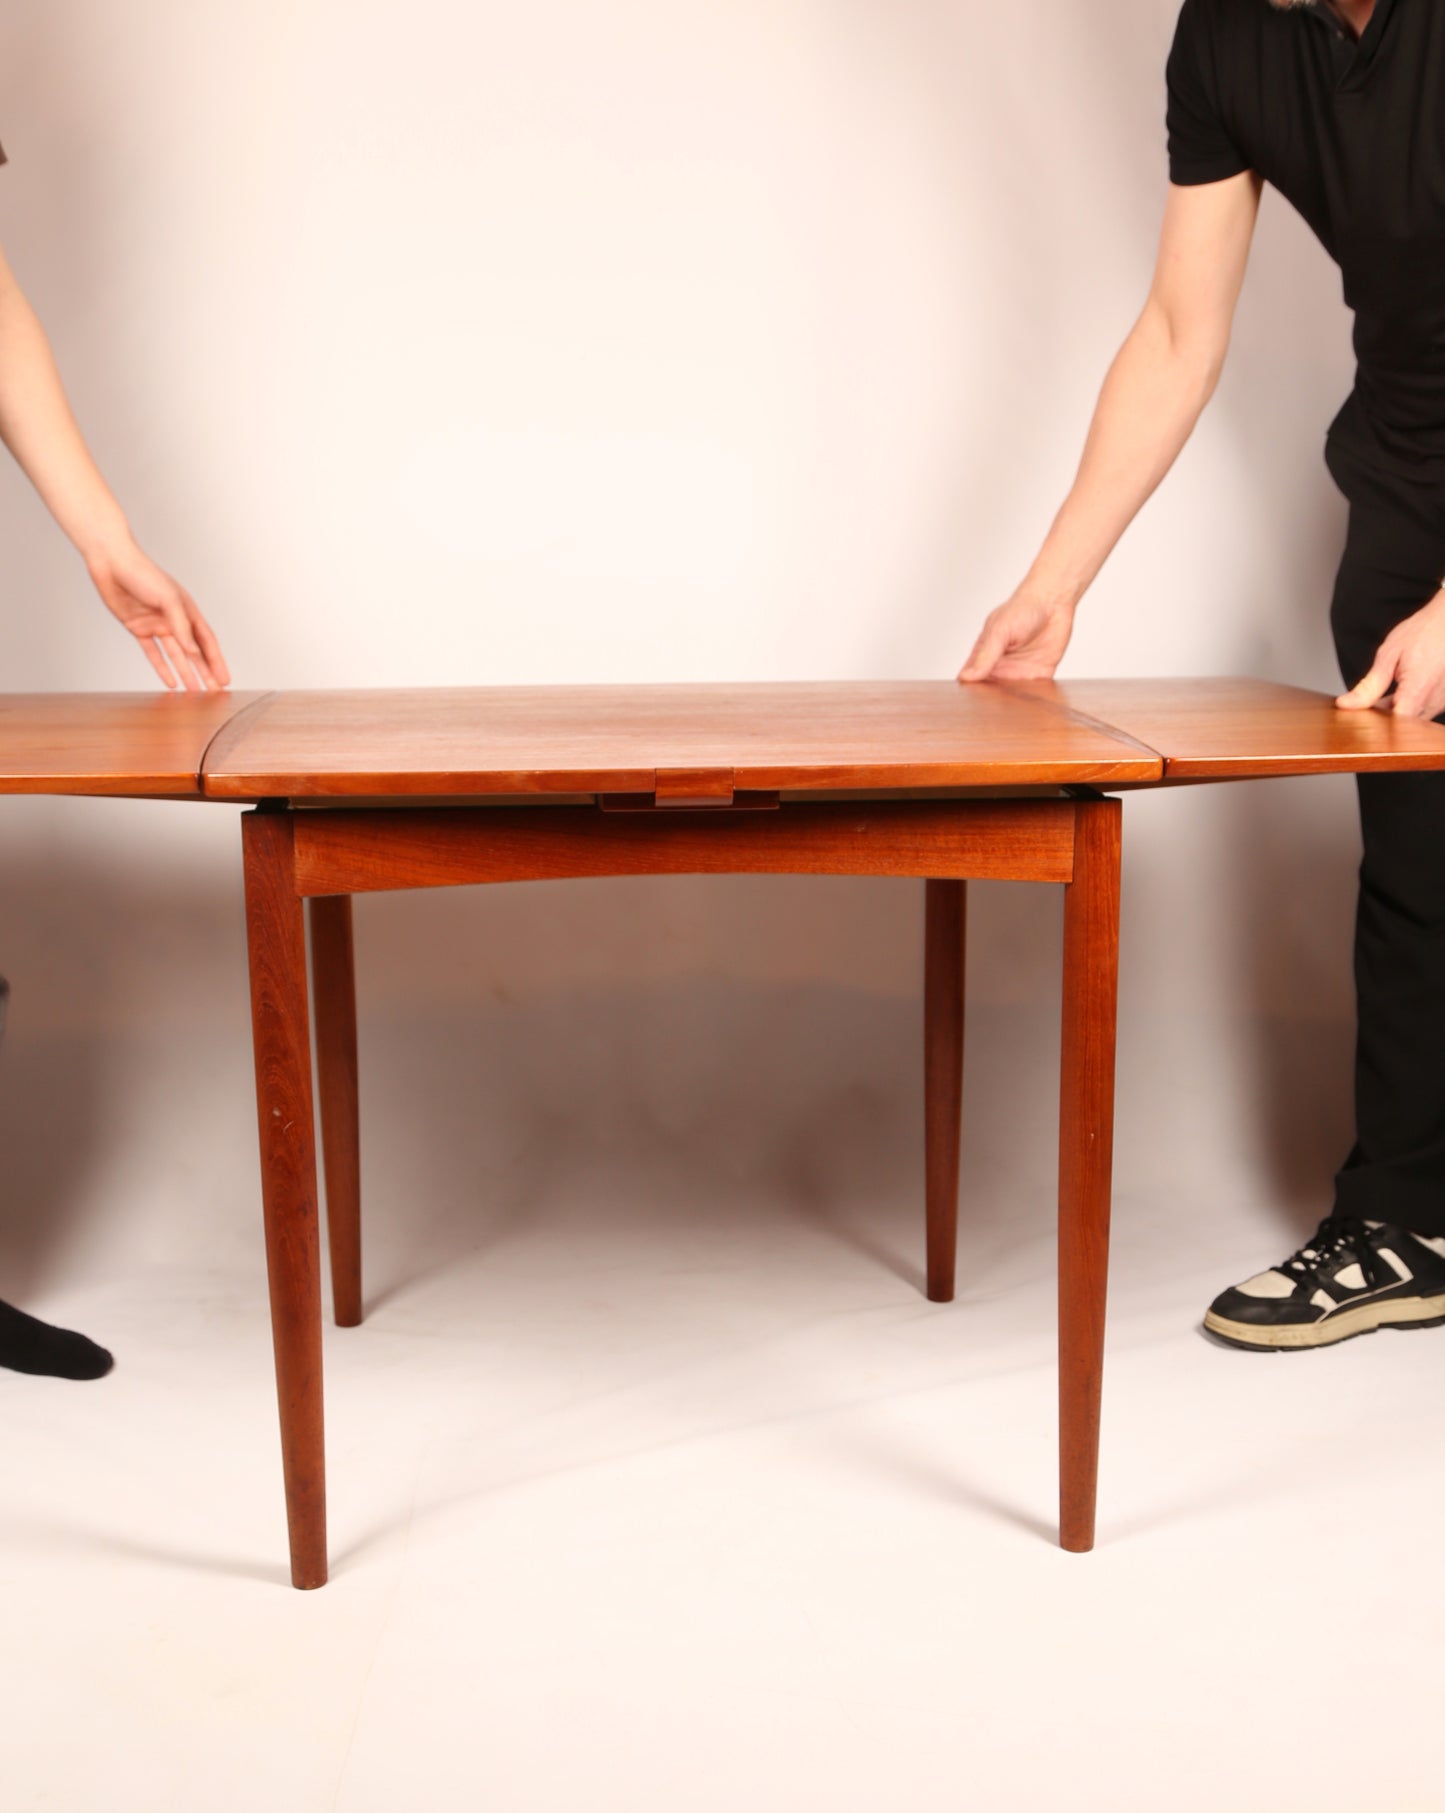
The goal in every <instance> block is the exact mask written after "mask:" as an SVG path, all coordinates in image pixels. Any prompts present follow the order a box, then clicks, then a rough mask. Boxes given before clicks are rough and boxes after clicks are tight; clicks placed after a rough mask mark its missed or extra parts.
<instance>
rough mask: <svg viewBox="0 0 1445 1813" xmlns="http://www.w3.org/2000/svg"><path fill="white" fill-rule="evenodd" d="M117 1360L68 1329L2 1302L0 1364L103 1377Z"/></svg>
mask: <svg viewBox="0 0 1445 1813" xmlns="http://www.w3.org/2000/svg"><path fill="white" fill-rule="evenodd" d="M114 1365H115V1361H114V1360H113V1359H112V1358H111V1357H110V1355H109V1354H108V1353H107V1352H106V1351H105V1349H104V1348H103V1347H97V1346H96V1344H95V1342H94V1341H88V1340H86V1338H85V1336H84V1335H77V1334H72V1333H71V1331H70V1330H69V1329H68V1328H52V1327H51V1326H50V1324H49V1323H48V1322H38V1321H36V1319H35V1317H34V1316H27V1315H26V1313H25V1311H24V1310H23V1309H14V1308H12V1307H11V1305H10V1304H8V1303H4V1302H0V1366H8V1367H9V1368H10V1370H11V1371H12V1372H30V1373H37V1374H40V1375H42V1376H44V1377H46V1378H51V1379H101V1378H104V1377H105V1375H106V1373H108V1372H109V1371H110V1369H111V1367H112V1366H114Z"/></svg>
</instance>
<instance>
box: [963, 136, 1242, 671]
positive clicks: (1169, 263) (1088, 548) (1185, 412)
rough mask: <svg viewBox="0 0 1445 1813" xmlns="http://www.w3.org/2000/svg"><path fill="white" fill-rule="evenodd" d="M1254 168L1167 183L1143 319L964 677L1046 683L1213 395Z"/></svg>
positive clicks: (1238, 282) (1236, 284)
mask: <svg viewBox="0 0 1445 1813" xmlns="http://www.w3.org/2000/svg"><path fill="white" fill-rule="evenodd" d="M1261 188H1262V184H1261V182H1260V179H1259V178H1258V177H1257V176H1255V175H1254V174H1253V173H1252V172H1246V173H1245V174H1244V175H1242V176H1236V177H1231V178H1230V179H1229V180H1228V181H1226V182H1219V183H1207V184H1203V185H1200V186H1199V187H1190V188H1185V187H1181V186H1179V185H1176V184H1171V185H1170V188H1169V199H1168V203H1167V205H1166V208H1165V212H1164V228H1163V232H1162V235H1161V238H1160V244H1159V258H1158V263H1157V266H1156V268H1155V272H1154V281H1153V284H1152V286H1151V288H1150V292H1149V298H1148V301H1147V302H1146V303H1145V306H1144V312H1143V313H1142V314H1141V315H1140V317H1139V320H1138V321H1137V323H1136V324H1135V326H1134V329H1133V331H1132V332H1131V333H1130V335H1129V337H1128V339H1127V340H1126V341H1125V342H1124V345H1123V347H1122V348H1121V350H1120V352H1119V354H1118V357H1117V358H1116V359H1115V360H1114V363H1113V365H1112V366H1111V368H1110V370H1109V374H1108V377H1107V378H1106V379H1105V382H1104V387H1103V390H1102V392H1101V393H1100V397H1099V403H1098V407H1097V409H1096V410H1095V412H1094V420H1093V424H1092V426H1091V427H1090V430H1089V436H1088V440H1087V443H1086V444H1085V447H1084V455H1083V459H1082V461H1081V463H1080V466H1079V472H1078V477H1077V478H1076V479H1075V481H1074V485H1073V488H1072V490H1071V491H1070V492H1069V495H1068V497H1067V498H1066V499H1065V501H1064V504H1063V507H1062V508H1061V509H1060V511H1059V513H1058V515H1057V517H1056V518H1055V519H1054V524H1053V527H1052V528H1051V529H1050V531H1049V534H1048V538H1047V540H1046V541H1045V542H1044V545H1043V547H1042V549H1041V550H1040V551H1039V554H1038V557H1037V559H1036V560H1035V561H1034V564H1033V566H1032V567H1031V568H1030V569H1029V572H1028V575H1027V577H1026V578H1025V579H1024V581H1023V583H1022V585H1020V587H1019V588H1018V590H1017V591H1016V592H1015V593H1014V595H1013V597H1012V598H1010V599H1009V600H1008V602H1007V603H1005V604H1003V605H1000V606H999V608H998V609H997V610H996V611H994V612H993V613H992V614H991V615H990V616H989V618H988V620H987V622H986V623H985V624H984V627H983V631H982V633H981V634H980V636H979V638H978V641H977V643H976V644H975V646H974V649H973V653H972V654H971V655H970V656H969V658H968V661H967V663H966V665H965V666H964V668H963V670H962V672H961V673H960V674H959V678H960V679H961V680H967V681H977V680H989V679H999V680H1022V679H1047V678H1049V677H1050V676H1051V675H1052V674H1053V672H1054V670H1055V668H1056V667H1057V666H1058V664H1059V662H1060V661H1061V660H1062V659H1063V655H1064V651H1065V649H1066V648H1067V647H1068V644H1069V638H1070V636H1071V635H1072V634H1073V627H1074V613H1075V611H1076V610H1077V609H1078V606H1079V603H1080V601H1081V600H1082V598H1083V596H1084V594H1085V593H1086V592H1087V591H1088V589H1089V587H1090V586H1091V585H1092V584H1093V582H1094V580H1095V579H1096V578H1097V577H1098V574H1099V571H1100V569H1101V568H1102V567H1103V565H1104V562H1105V561H1106V560H1107V559H1108V557H1109V555H1110V554H1111V553H1112V552H1113V550H1114V548H1115V546H1116V545H1117V543H1118V541H1119V539H1120V537H1121V536H1122V535H1123V533H1124V531H1125V530H1126V529H1127V528H1128V527H1129V525H1130V523H1132V522H1133V520H1134V518H1135V517H1136V516H1137V515H1138V514H1139V512H1140V510H1142V509H1143V507H1144V505H1145V504H1146V503H1147V502H1148V500H1149V498H1150V497H1152V496H1153V494H1154V492H1155V490H1156V489H1157V488H1158V486H1159V484H1160V482H1161V481H1162V479H1163V478H1164V476H1165V474H1166V473H1167V472H1168V471H1169V469H1170V467H1171V466H1172V465H1173V464H1174V462H1175V460H1176V459H1178V457H1179V454H1180V452H1181V450H1182V449H1183V447H1184V445H1185V443H1186V442H1187V441H1188V439H1189V437H1190V435H1191V434H1192V433H1193V432H1194V428H1195V424H1196V423H1197V422H1198V420H1199V417H1200V415H1201V414H1202V413H1203V411H1204V407H1205V405H1206V404H1207V403H1208V401H1209V399H1210V397H1211V396H1213V394H1214V390H1215V387H1216V385H1217V384H1218V382H1219V374H1220V372H1221V371H1222V370H1223V367H1224V360H1225V355H1226V353H1227V352H1228V349H1229V340H1230V334H1231V332H1232V330H1233V325H1234V314H1235V309H1236V307H1237V305H1238V302H1239V293H1240V290H1241V289H1242V288H1243V285H1244V275H1245V270H1246V268H1247V266H1248V263H1249V252H1250V246H1251V244H1252V243H1253V239H1254V228H1255V222H1256V220H1257V218H1258V215H1259V198H1260V191H1261Z"/></svg>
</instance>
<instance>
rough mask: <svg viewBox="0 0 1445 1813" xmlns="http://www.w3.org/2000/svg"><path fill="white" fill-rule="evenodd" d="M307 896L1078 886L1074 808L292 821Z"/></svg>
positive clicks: (1037, 804) (972, 803)
mask: <svg viewBox="0 0 1445 1813" xmlns="http://www.w3.org/2000/svg"><path fill="white" fill-rule="evenodd" d="M292 816H293V818H294V821H295V827H296V830H295V839H296V841H295V852H296V868H295V884H296V887H297V889H298V891H299V892H300V893H301V894H303V895H308V896H314V895H318V894H370V893H378V892H385V891H388V890H392V889H396V888H446V887H470V886H473V885H475V884H477V883H479V882H498V881H564V880H568V879H578V878H581V877H583V876H606V875H894V876H914V877H916V878H918V879H920V880H933V879H938V880H945V879H955V880H971V881H1057V882H1064V881H1068V880H1069V878H1070V877H1071V876H1072V874H1073V872H1074V871H1073V804H1072V802H1071V801H1069V800H1028V801H1025V802H1022V803H1016V802H1014V801H1012V800H937V801H934V802H933V803H932V804H925V803H920V802H918V801H911V800H910V801H907V802H904V803H895V802H893V801H882V802H880V801H861V802H858V803H856V804H852V805H839V804H835V803H831V802H825V803H820V804H817V805H806V804H804V805H792V806H786V807H783V808H781V809H780V810H778V811H776V812H726V811H716V810H709V809H707V808H705V807H704V808H702V809H701V810H697V811H691V812H685V811H679V810H673V809H669V810H666V811H662V812H635V813H634V812H599V811H598V810H597V808H596V807H595V806H536V807H531V806H493V807H488V806H485V805H482V806H477V807H474V808H473V807H445V806H444V807H442V808H440V809H439V810H431V811H417V812H398V811H396V810H394V809H392V808H389V807H383V808H381V809H380V810H378V811H364V810H355V809H351V808H347V809H345V810H338V811H324V810H312V811H304V812H297V813H295V814H293V815H292Z"/></svg>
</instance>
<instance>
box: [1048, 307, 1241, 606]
mask: <svg viewBox="0 0 1445 1813" xmlns="http://www.w3.org/2000/svg"><path fill="white" fill-rule="evenodd" d="M1221 363H1222V352H1221V353H1215V352H1212V351H1206V350H1203V349H1200V348H1198V347H1193V346H1181V345H1179V344H1177V343H1176V342H1175V340H1174V338H1173V336H1172V335H1171V333H1170V329H1169V323H1168V319H1167V317H1166V316H1165V315H1164V313H1163V311H1162V310H1159V309H1157V308H1155V307H1154V306H1152V305H1151V306H1150V307H1148V308H1146V309H1145V311H1144V313H1143V315H1142V316H1141V317H1140V319H1139V322H1138V324H1137V325H1136V326H1135V328H1134V330H1133V332H1132V333H1131V334H1130V336H1129V338H1128V339H1127V340H1126V341H1125V342H1124V345H1123V347H1122V348H1121V349H1120V352H1119V355H1118V357H1117V358H1116V359H1115V361H1114V363H1113V365H1112V367H1111V368H1110V371H1109V375H1108V377H1107V378H1106V379H1105V382H1104V387H1103V390H1102V391H1101V393H1100V396H1099V403H1098V407H1097V409H1096V410H1095V412H1094V419H1093V423H1092V425H1091V427H1090V429H1089V436H1088V440H1087V442H1086V444H1085V447H1084V455H1083V459H1082V461H1081V462H1080V466H1079V472H1078V477H1077V478H1076V479H1075V481H1074V485H1073V488H1072V490H1071V491H1070V492H1069V495H1068V497H1067V498H1066V499H1065V501H1064V504H1063V506H1062V508H1061V509H1060V511H1059V513H1058V515H1057V517H1056V518H1055V519H1054V524H1053V527H1052V528H1051V529H1050V531H1049V534H1048V538H1047V539H1046V541H1045V542H1044V545H1043V547H1042V549H1041V550H1040V552H1039V555H1038V558H1037V559H1036V560H1035V562H1034V564H1033V566H1032V567H1031V568H1030V570H1029V573H1028V577H1027V578H1026V579H1025V581H1024V584H1023V587H1022V588H1021V590H1025V591H1027V592H1029V593H1031V594H1032V595H1035V596H1037V597H1039V598H1041V599H1044V600H1047V601H1048V602H1049V603H1050V604H1051V605H1059V606H1063V607H1065V608H1067V609H1069V610H1072V609H1073V608H1074V607H1075V606H1076V605H1077V604H1078V602H1079V600H1080V599H1081V598H1082V597H1083V595H1084V593H1085V592H1086V591H1087V590H1088V589H1089V587H1090V586H1091V585H1092V584H1093V582H1094V580H1095V579H1096V578H1097V577H1098V574H1099V571H1100V569H1101V568H1102V567H1103V565H1104V562H1105V561H1106V560H1107V559H1108V557H1109V555H1110V554H1111V553H1112V552H1113V550H1114V548H1115V546H1116V544H1117V543H1118V541H1119V539H1120V537H1121V536H1122V535H1123V533H1124V531H1125V530H1126V529H1127V528H1128V527H1129V525H1130V523H1132V522H1133V520H1134V518H1135V517H1136V516H1137V515H1138V514H1139V512H1140V510H1142V509H1143V507H1144V505H1145V504H1146V503H1147V502H1148V500H1149V498H1150V497H1151V496H1152V495H1153V494H1154V492H1155V490H1156V489H1157V488H1158V486H1159V484H1160V482H1161V481H1162V480H1163V478H1164V476H1165V474H1166V473H1167V472H1168V471H1169V469H1170V467H1171V466H1172V465H1173V464H1174V462H1175V460H1176V459H1178V457H1179V454H1180V452H1181V450H1182V449H1183V447H1184V444H1185V442H1186V441H1187V440H1188V439H1189V437H1190V435H1191V434H1192V433H1193V432H1194V427H1195V424H1196V423H1197V422H1198V420H1199V417H1200V415H1201V413H1202V412H1203V410H1204V407H1205V405H1206V404H1207V403H1208V401H1209V399H1210V397H1211V396H1212V395H1213V393H1214V388H1215V385H1216V384H1217V383H1218V381H1219V370H1220V365H1221Z"/></svg>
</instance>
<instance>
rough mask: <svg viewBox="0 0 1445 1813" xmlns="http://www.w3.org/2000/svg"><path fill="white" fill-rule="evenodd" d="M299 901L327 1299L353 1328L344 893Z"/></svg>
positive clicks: (355, 1235) (351, 1018) (356, 1310)
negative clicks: (317, 1111) (327, 1253)
mask: <svg viewBox="0 0 1445 1813" xmlns="http://www.w3.org/2000/svg"><path fill="white" fill-rule="evenodd" d="M307 904H308V917H309V919H310V922H311V986H312V995H313V999H314V1002H315V1009H316V1080H317V1085H318V1093H319V1095H320V1098H321V1150H322V1154H323V1157H324V1160H325V1169H326V1237H327V1241H328V1244H329V1246H330V1249H331V1297H332V1302H333V1305H334V1307H335V1311H336V1322H337V1326H338V1327H339V1328H355V1327H356V1326H357V1324H358V1323H359V1322H360V1321H361V1131H360V1123H359V1120H358V1116H357V1088H356V964H355V959H354V956H353V947H352V938H351V897H350V895H349V894H333V895H329V896H326V897H324V898H322V899H318V900H312V901H309V902H308V903H307Z"/></svg>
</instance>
